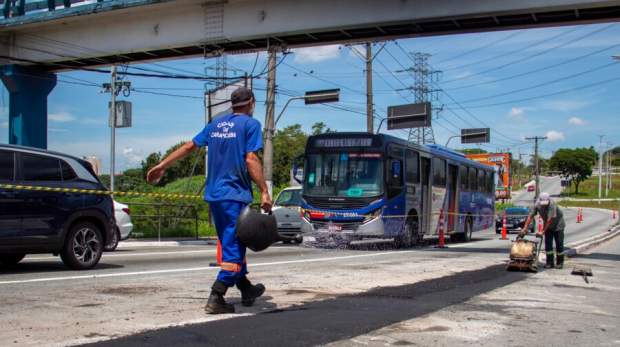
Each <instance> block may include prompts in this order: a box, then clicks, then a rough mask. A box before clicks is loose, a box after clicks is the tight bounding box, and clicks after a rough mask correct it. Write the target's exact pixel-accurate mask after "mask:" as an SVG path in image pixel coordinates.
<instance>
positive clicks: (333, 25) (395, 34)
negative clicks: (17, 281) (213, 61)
mask: <svg viewBox="0 0 620 347" xmlns="http://www.w3.org/2000/svg"><path fill="white" fill-rule="evenodd" d="M0 6H2V9H3V10H2V16H3V18H2V19H0V65H4V66H0V78H1V79H2V81H3V82H4V84H5V86H6V87H7V89H8V90H9V92H10V108H9V132H10V136H9V139H10V140H9V142H10V143H14V144H22V145H30V146H35V147H41V148H46V147H47V95H48V94H49V93H50V92H51V90H52V89H53V88H54V86H55V85H56V76H55V74H54V73H56V72H60V71H69V70H77V69H86V68H93V67H98V66H109V65H112V64H119V63H129V64H136V63H144V62H149V61H161V60H172V59H181V58H190V57H200V56H204V57H211V56H215V55H219V54H221V53H222V52H226V53H227V54H239V53H249V52H257V51H261V50H266V49H268V48H269V47H270V46H278V45H285V46H286V47H288V48H295V47H308V46H319V45H325V44H335V43H346V42H366V41H375V40H384V39H398V38H411V37H419V36H433V35H448V34H457V33H472V32H483V31H498V30H509V29H518V28H538V27H549V26H561V25H576V24H589V23H602V22H615V21H618V20H620V0H510V1H509V0H504V1H498V0H311V1H308V0H206V1H205V0H114V1H103V0H87V1H84V0H43V1H36V0H35V1H30V2H26V0H0Z"/></svg>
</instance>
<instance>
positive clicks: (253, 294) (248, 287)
mask: <svg viewBox="0 0 620 347" xmlns="http://www.w3.org/2000/svg"><path fill="white" fill-rule="evenodd" d="M237 288H238V289H239V290H240V291H241V305H243V306H245V307H250V306H252V305H254V301H256V299H257V298H258V297H260V296H261V295H263V293H264V292H265V286H264V285H262V284H261V283H259V284H256V285H252V283H251V282H250V280H248V278H247V277H246V276H243V277H241V278H240V279H238V280H237Z"/></svg>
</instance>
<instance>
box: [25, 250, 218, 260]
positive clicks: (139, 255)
mask: <svg viewBox="0 0 620 347" xmlns="http://www.w3.org/2000/svg"><path fill="white" fill-rule="evenodd" d="M215 252H217V250H215V249H212V250H202V251H184V252H151V253H131V254H129V253H128V254H121V253H118V254H107V253H104V254H103V256H102V257H101V258H102V259H103V258H110V257H112V258H113V257H142V256H146V255H162V254H164V255H166V254H187V253H215ZM57 259H58V257H54V256H48V257H36V258H30V257H26V258H24V261H26V260H57Z"/></svg>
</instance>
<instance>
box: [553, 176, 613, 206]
mask: <svg viewBox="0 0 620 347" xmlns="http://www.w3.org/2000/svg"><path fill="white" fill-rule="evenodd" d="M602 178H603V179H602V186H601V198H609V199H617V198H618V196H619V195H620V189H619V187H620V177H619V176H612V184H611V186H612V189H611V190H609V194H608V195H607V196H605V176H603V177H602ZM562 196H564V197H567V196H568V197H571V198H576V199H598V176H595V177H590V178H588V179H587V180H585V181H583V182H581V183H580V184H579V194H575V185H574V184H572V182H571V188H570V192H569V191H568V190H567V189H564V191H563V192H562ZM597 205H598V202H597Z"/></svg>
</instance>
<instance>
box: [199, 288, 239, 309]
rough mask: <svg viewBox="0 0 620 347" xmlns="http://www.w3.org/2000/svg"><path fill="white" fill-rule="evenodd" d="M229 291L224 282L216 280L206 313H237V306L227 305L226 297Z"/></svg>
mask: <svg viewBox="0 0 620 347" xmlns="http://www.w3.org/2000/svg"><path fill="white" fill-rule="evenodd" d="M227 290H228V285H227V284H226V283H224V282H221V281H219V280H216V281H215V283H213V286H212V287H211V295H210V296H209V300H208V301H207V306H205V311H207V312H209V313H214V314H217V313H235V306H233V305H231V304H227V303H226V300H224V295H226V291H227Z"/></svg>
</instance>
